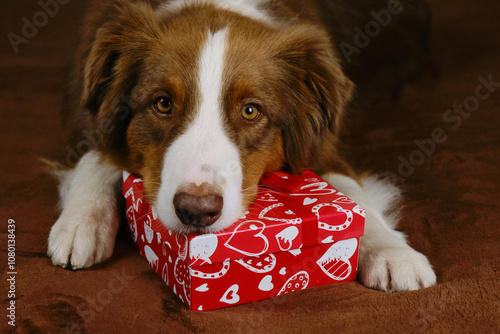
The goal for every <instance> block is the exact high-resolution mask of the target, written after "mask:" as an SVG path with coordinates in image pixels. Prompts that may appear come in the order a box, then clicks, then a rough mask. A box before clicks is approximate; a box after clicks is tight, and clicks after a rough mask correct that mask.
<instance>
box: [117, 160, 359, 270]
mask: <svg viewBox="0 0 500 334" xmlns="http://www.w3.org/2000/svg"><path fill="white" fill-rule="evenodd" d="M123 194H124V196H125V198H126V199H127V218H128V219H129V220H131V224H130V226H131V229H132V234H133V236H134V237H135V239H137V231H135V232H134V228H133V226H134V223H135V217H136V215H137V216H139V217H141V216H143V215H147V219H146V222H145V223H144V229H145V236H146V238H147V239H148V241H149V242H150V241H151V240H152V239H153V238H155V237H156V238H158V239H160V236H161V239H162V240H163V245H162V247H168V248H170V249H171V250H172V251H174V252H175V253H177V254H178V255H179V257H180V258H182V259H183V260H185V261H186V263H187V264H188V265H189V266H191V267H194V266H201V265H206V264H213V263H219V262H223V261H227V260H235V259H241V258H246V257H251V256H260V255H263V254H269V253H275V252H281V251H291V252H293V251H294V250H298V249H300V248H302V247H308V246H313V245H318V244H322V243H323V244H326V243H333V242H336V241H339V240H344V239H349V238H353V237H359V236H361V235H363V230H364V216H365V211H364V210H363V209H362V208H361V207H359V205H357V204H356V203H354V202H353V201H351V200H350V199H349V198H348V197H347V196H346V195H344V194H342V193H341V192H339V191H338V190H336V189H335V188H333V187H332V186H330V185H329V184H328V183H327V182H325V181H324V180H322V179H321V178H320V177H319V176H317V175H316V174H314V173H313V172H312V171H310V170H306V171H304V173H303V174H301V175H299V176H292V175H290V174H286V173H283V172H275V173H267V174H265V175H264V177H263V178H262V179H261V181H260V184H259V195H258V197H257V198H256V199H255V201H254V203H253V204H252V205H251V206H250V207H249V208H248V210H247V211H246V212H245V215H244V216H243V217H241V219H240V220H238V221H237V222H235V223H234V224H233V225H232V226H230V227H229V228H227V229H225V230H223V231H220V232H217V233H207V234H178V233H173V232H171V231H169V230H168V229H167V228H166V227H165V226H164V225H163V224H162V222H161V221H160V220H159V218H158V215H157V214H156V212H155V211H154V210H153V209H152V207H151V206H150V205H149V204H148V203H147V200H146V198H145V197H144V192H143V184H142V180H141V179H140V178H139V177H137V176H134V175H131V174H129V173H127V172H124V175H123ZM135 226H136V225H135ZM135 230H137V227H136V228H135ZM153 230H154V231H156V233H157V235H156V236H155V235H154V232H153ZM149 239H151V240H149ZM298 252H300V251H298ZM255 262H257V263H254V264H252V265H253V266H255V267H256V269H259V267H263V268H265V266H266V264H265V263H263V262H258V261H255Z"/></svg>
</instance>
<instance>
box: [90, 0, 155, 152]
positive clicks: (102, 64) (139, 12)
mask: <svg viewBox="0 0 500 334" xmlns="http://www.w3.org/2000/svg"><path fill="white" fill-rule="evenodd" d="M110 12H111V13H109V16H108V17H107V18H106V22H105V23H104V24H103V25H101V26H100V27H99V28H98V29H97V31H96V33H95V37H94V39H93V43H92V45H91V47H90V50H89V51H88V55H87V57H86V60H85V64H84V67H83V87H82V95H81V101H80V105H81V107H82V108H85V109H87V110H88V111H89V112H90V114H91V115H92V116H93V120H94V131H96V132H98V133H97V134H98V135H99V136H96V137H99V138H101V140H100V143H98V144H99V146H101V147H115V146H117V147H118V148H121V149H123V148H124V146H125V145H124V143H125V140H124V138H122V137H123V136H125V130H126V127H127V126H128V123H129V121H130V116H131V106H130V105H129V102H130V92H131V89H132V88H133V86H134V85H135V84H136V82H137V80H138V76H139V73H140V69H141V66H142V63H141V61H142V59H141V57H140V54H141V53H142V52H145V51H146V50H147V49H148V48H149V45H150V44H151V40H152V39H153V38H154V37H155V35H156V34H157V33H158V32H157V29H158V28H157V26H156V24H155V22H156V21H155V17H154V13H153V11H152V9H151V7H150V6H149V5H147V4H146V3H142V2H137V3H128V2H123V3H120V6H116V7H114V8H113V9H112V10H110Z"/></svg>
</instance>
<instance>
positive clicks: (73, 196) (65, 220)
mask: <svg viewBox="0 0 500 334" xmlns="http://www.w3.org/2000/svg"><path fill="white" fill-rule="evenodd" d="M59 173H60V174H61V175H60V178H61V185H60V188H59V192H60V195H61V206H62V213H61V216H60V217H59V219H58V220H57V221H56V222H55V224H54V226H53V227H52V229H51V231H50V236H49V245H48V255H49V256H50V257H51V258H52V262H53V263H54V264H55V265H58V266H61V267H63V268H66V267H67V266H68V265H70V264H71V269H80V268H87V267H90V266H91V265H93V264H95V263H99V262H102V261H104V260H106V259H108V258H109V257H110V256H111V254H112V253H113V248H114V244H115V238H116V233H117V231H118V220H119V218H118V217H119V215H118V212H117V209H116V184H117V182H118V181H119V179H120V177H121V171H120V170H119V169H117V168H116V167H115V166H114V165H112V164H110V163H109V162H107V161H106V160H104V159H103V157H102V155H101V154H100V153H98V152H97V151H90V152H88V153H87V154H85V155H84V156H83V157H82V158H81V159H80V161H79V162H78V164H77V166H76V167H75V168H74V169H72V170H69V171H63V172H59Z"/></svg>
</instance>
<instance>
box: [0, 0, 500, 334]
mask: <svg viewBox="0 0 500 334" xmlns="http://www.w3.org/2000/svg"><path fill="white" fill-rule="evenodd" d="M43 2H45V1H42V3H43ZM53 2H54V1H53ZM60 2H67V4H64V5H60V6H59V8H58V13H54V11H55V9H54V8H53V9H52V11H53V13H52V14H54V15H52V16H53V17H51V16H50V15H42V14H40V10H41V7H40V5H39V4H38V1H34V0H33V1H24V0H23V1H15V0H6V1H2V2H1V4H0V13H2V19H1V20H0V27H1V29H0V31H1V38H0V108H1V111H0V113H1V114H0V115H1V117H0V129H1V130H0V143H1V144H0V152H1V159H0V184H1V190H0V203H1V216H2V217H1V219H2V224H1V243H0V248H1V253H2V257H1V265H0V268H2V283H1V286H2V289H1V293H2V296H1V299H2V301H3V302H2V312H0V313H1V317H0V319H1V320H0V328H6V329H7V330H8V329H11V330H12V331H13V330H14V328H13V327H11V326H10V325H9V324H8V321H10V319H9V318H8V317H6V315H10V314H11V313H12V311H10V310H7V308H8V307H11V306H10V305H11V304H10V302H11V300H12V301H15V304H14V305H15V310H14V311H13V314H15V325H16V329H17V330H19V332H29V333H97V332H99V333H113V332H122V333H128V332H141V331H143V332H160V331H162V332H175V333H176V332H196V331H200V332H201V331H203V332H205V331H206V332H221V331H224V332H238V331H241V332H265V333H269V332H271V333H274V332H287V333H288V332H339V331H340V332H374V333H381V332H392V333H400V332H409V333H413V332H417V333H418V332H472V333H486V332H497V333H498V332H499V331H500V316H499V315H500V302H499V295H500V286H499V277H500V276H499V270H500V260H499V254H500V247H499V245H500V233H499V231H500V228H499V227H498V224H499V222H500V204H499V203H500V202H499V198H500V36H499V33H498V32H499V31H500V20H499V17H498V14H499V13H500V2H499V1H498V0H484V1H481V2H480V3H479V2H475V1H472V0H463V1H459V2H457V1H451V0H443V1H439V2H437V1H436V2H435V3H433V4H431V8H432V10H433V12H434V26H433V34H434V39H433V44H432V52H433V55H434V60H435V61H436V63H437V64H438V66H439V69H440V70H439V74H438V75H437V76H430V75H429V76H424V77H423V78H422V79H421V80H420V81H418V82H416V83H415V84H412V85H406V86H405V87H403V89H402V91H401V93H400V95H399V98H398V99H397V100H392V99H387V100H384V101H382V102H380V103H378V104H377V105H376V106H373V107H371V108H369V109H367V110H364V111H361V112H358V113H356V114H355V115H353V119H352V121H351V122H350V123H349V127H350V128H351V133H352V136H351V138H350V142H351V144H352V147H353V151H352V154H351V156H350V157H349V158H350V159H351V160H352V161H353V162H354V164H355V166H357V167H358V168H359V169H360V170H361V169H370V170H372V171H375V172H377V173H386V172H390V173H392V174H393V175H396V176H398V177H399V180H400V182H401V184H402V185H403V186H404V187H405V188H406V190H407V191H406V198H407V202H406V204H407V205H406V208H405V210H404V215H405V219H404V220H403V221H402V223H401V226H400V229H401V230H403V231H405V232H407V233H408V235H409V241H410V243H411V244H412V245H413V246H414V247H415V248H416V249H417V250H418V251H420V252H422V253H424V254H426V255H427V256H428V257H429V259H430V261H431V263H432V264H433V266H434V267H435V269H436V272H437V275H438V284H437V285H436V286H434V287H432V288H429V289H425V290H421V291H415V292H407V293H395V294H388V293H383V292H379V291H374V290H370V289H367V288H365V287H364V286H362V285H360V284H359V283H358V282H350V283H344V284H337V285H331V286H323V287H318V288H311V289H308V290H304V291H300V292H297V293H293V294H289V295H285V296H281V297H277V298H272V299H269V300H265V301H261V302H255V303H250V304H246V305H242V306H236V307H229V308H226V309H222V310H216V311H210V312H204V313H199V312H191V311H189V310H188V309H187V308H186V307H185V306H184V305H183V304H182V302H181V301H180V300H179V299H178V298H177V297H176V296H175V295H174V294H173V293H172V292H171V291H170V290H169V289H168V288H167V287H166V285H165V284H164V283H163V282H162V280H161V278H160V277H159V276H158V275H157V274H156V273H155V272H154V271H153V270H152V269H151V268H150V267H149V265H148V263H147V262H146V261H145V260H144V259H143V258H142V257H141V255H140V254H139V253H138V252H137V251H136V249H135V248H134V246H133V245H132V243H131V242H130V240H129V239H128V238H127V235H126V233H124V232H121V233H120V234H119V236H118V241H117V245H116V248H115V253H114V255H113V257H112V258H111V259H110V260H108V261H107V262H105V263H103V264H101V265H97V266H95V267H93V268H92V269H89V270H81V271H77V272H72V271H68V270H63V269H61V268H56V267H53V266H52V265H51V263H50V260H49V259H48V258H47V256H46V248H47V236H48V234H49V230H50V227H51V226H52V224H53V223H54V221H55V220H56V219H57V217H58V211H57V208H56V206H57V201H58V198H57V184H56V182H55V181H54V180H53V179H52V178H51V177H50V176H48V175H46V174H44V173H43V172H41V171H40V170H39V169H38V162H37V157H39V156H45V157H58V156H62V157H64V155H66V154H68V152H67V151H66V150H65V147H64V144H63V141H62V140H63V135H62V131H61V125H60V118H59V112H60V109H61V101H62V93H63V91H64V87H65V84H66V81H65V71H66V65H67V64H68V60H69V59H70V55H71V51H70V50H71V49H72V47H73V46H74V44H75V43H76V39H77V30H78V28H79V19H80V18H81V16H82V8H83V2H80V1H69V2H68V1H62V0H60ZM34 20H36V22H37V24H38V26H39V27H36V26H34V29H33V28H32V29H29V27H27V28H24V31H23V26H24V25H25V24H26V21H29V22H33V21H34ZM10 32H12V33H14V34H16V35H17V36H18V37H19V38H20V39H19V38H18V37H13V35H12V34H10V35H9V33H10ZM23 34H24V35H23ZM9 36H10V39H13V38H18V39H15V41H16V42H15V43H14V44H15V45H16V46H15V47H13V46H12V45H11V43H10V42H9ZM16 51H17V53H16ZM460 105H463V106H462V107H461V106H460ZM460 108H461V109H460ZM454 109H455V110H454ZM9 219H12V220H11V221H10V222H14V221H15V232H14V234H10V233H8V225H9V224H8V222H9ZM10 226H14V225H13V224H11V225H10ZM9 235H15V262H14V263H11V264H12V265H14V267H12V268H9V267H8V264H9V262H8V255H9V254H8V252H7V243H8V240H9V239H8V238H9ZM11 238H12V237H11ZM11 260H12V258H11ZM11 271H13V272H15V273H16V274H12V275H9V274H7V273H8V272H11ZM11 276H12V277H13V279H11V280H10V281H6V279H7V278H11ZM6 282H7V283H15V284H12V285H11V284H6ZM9 286H10V287H11V288H10V289H9ZM9 290H11V291H15V297H14V296H11V295H10V296H8V292H9ZM11 308H12V307H11Z"/></svg>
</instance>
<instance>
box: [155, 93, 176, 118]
mask: <svg viewBox="0 0 500 334" xmlns="http://www.w3.org/2000/svg"><path fill="white" fill-rule="evenodd" d="M153 108H154V110H155V111H156V112H157V113H159V114H161V115H169V114H171V113H172V100H170V99H169V98H168V97H164V96H163V97H160V98H158V99H157V100H156V102H155V103H154V105H153Z"/></svg>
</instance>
